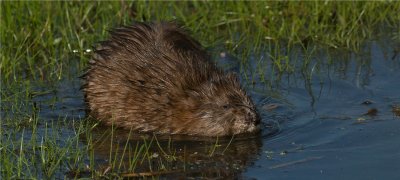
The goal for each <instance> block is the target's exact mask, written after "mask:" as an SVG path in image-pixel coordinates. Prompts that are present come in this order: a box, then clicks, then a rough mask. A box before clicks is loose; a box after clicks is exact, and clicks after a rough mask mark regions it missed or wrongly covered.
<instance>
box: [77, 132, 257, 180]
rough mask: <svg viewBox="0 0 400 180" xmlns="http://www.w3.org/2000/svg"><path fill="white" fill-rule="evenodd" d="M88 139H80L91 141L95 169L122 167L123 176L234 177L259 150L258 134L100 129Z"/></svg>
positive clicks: (248, 163) (250, 161) (255, 156)
mask: <svg viewBox="0 0 400 180" xmlns="http://www.w3.org/2000/svg"><path fill="white" fill-rule="evenodd" d="M90 136H91V138H87V137H82V141H86V139H91V141H92V142H93V143H90V144H91V145H90V147H91V150H92V151H93V153H94V154H95V155H96V166H98V167H102V166H103V167H104V166H115V165H118V166H119V167H123V168H121V169H120V171H119V173H120V175H121V176H123V177H141V176H161V177H170V178H171V177H173V178H185V179H187V178H199V177H203V178H204V177H206V178H222V177H223V178H234V177H238V176H239V175H240V173H241V171H243V169H244V168H245V167H247V166H248V165H250V164H251V163H252V162H254V161H255V159H256V158H257V156H258V155H259V154H260V150H261V147H262V138H261V136H260V135H255V136H254V137H230V138H204V137H193V136H178V135H174V136H165V135H164V136H159V135H157V136H156V135H154V136H153V135H149V134H147V135H146V134H133V133H130V132H129V131H126V130H122V129H115V130H114V131H111V129H110V128H109V127H99V128H96V129H94V130H93V132H92V133H91V134H90ZM110 157H111V158H110ZM97 169H99V168H97ZM100 169H101V168H100Z"/></svg>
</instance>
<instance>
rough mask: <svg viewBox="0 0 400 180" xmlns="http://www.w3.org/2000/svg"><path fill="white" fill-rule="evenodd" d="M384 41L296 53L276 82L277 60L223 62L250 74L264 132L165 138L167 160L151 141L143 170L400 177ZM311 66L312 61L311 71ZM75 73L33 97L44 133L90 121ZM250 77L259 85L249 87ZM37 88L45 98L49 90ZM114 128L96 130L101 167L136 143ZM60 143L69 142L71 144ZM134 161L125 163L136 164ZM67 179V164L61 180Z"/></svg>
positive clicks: (392, 48) (138, 138)
mask: <svg viewBox="0 0 400 180" xmlns="http://www.w3.org/2000/svg"><path fill="white" fill-rule="evenodd" d="M379 42H382V41H374V42H370V43H367V44H366V45H365V46H364V47H363V48H362V50H361V52H359V53H350V52H343V51H336V50H333V51H328V52H325V51H321V52H319V53H317V54H318V55H317V56H315V57H313V58H312V59H306V56H304V53H303V52H302V51H301V50H294V51H293V52H292V53H291V54H290V55H288V56H289V58H290V59H297V62H298V67H296V68H297V69H300V70H299V71H295V72H294V73H291V74H283V75H279V76H278V75H276V76H270V74H271V72H272V70H273V68H272V65H271V64H262V63H260V61H259V60H260V59H264V61H262V62H268V61H267V58H264V56H254V57H253V58H251V59H249V64H248V66H246V67H245V68H243V67H242V68H240V63H239V61H238V60H236V59H235V58H232V57H229V56H227V57H223V58H221V59H220V60H219V61H218V62H219V64H220V65H221V66H222V67H225V69H226V70H227V71H236V72H237V73H238V74H241V75H242V76H241V80H242V82H243V84H246V85H245V86H246V89H247V91H248V92H249V94H250V95H251V96H252V98H253V100H254V101H255V102H256V104H257V106H258V110H259V112H260V114H261V115H262V119H263V120H262V121H263V131H262V133H261V134H259V135H256V136H254V137H235V138H234V139H233V140H232V139H231V138H222V139H215V138H213V139H210V138H201V137H187V136H173V137H169V136H158V137H157V140H156V141H157V142H158V143H159V144H160V146H161V147H163V148H164V151H166V152H167V154H173V155H174V156H175V157H176V158H177V159H176V160H173V161H169V160H168V157H167V158H165V157H164V158H161V160H160V158H157V157H160V156H162V155H163V154H162V153H163V152H161V151H160V150H159V148H158V145H157V143H153V145H152V146H149V152H150V153H153V154H152V156H154V157H155V158H154V160H150V161H145V162H142V163H139V164H138V165H137V166H138V167H137V170H136V171H135V172H149V167H148V166H149V165H152V167H153V169H157V168H159V169H162V166H166V169H167V171H165V170H163V171H159V172H164V173H163V174H160V175H162V177H166V178H189V177H208V178H235V177H240V178H245V179H247V178H249V179H251V178H256V179H322V178H324V179H397V178H400V174H399V173H398V172H399V170H400V151H399V149H400V143H399V142H400V117H399V116H398V114H397V115H396V114H395V113H394V112H393V109H394V107H398V106H400V95H399V94H400V90H399V88H400V83H399V79H400V71H399V70H400V55H397V54H396V53H398V49H399V48H400V47H399V45H398V44H394V45H393V44H390V43H386V44H382V43H379ZM396 48H397V51H396ZM305 61H307V62H309V63H308V64H306V65H305V64H304V63H303V62H305ZM260 66H265V67H263V68H261V69H262V73H265V77H266V81H262V80H261V79H260V70H259V69H260V68H257V67H260ZM256 71H257V72H258V73H254V72H256ZM71 72H74V73H71V74H76V77H72V78H69V79H64V80H62V81H59V82H58V83H56V84H54V89H55V90H54V91H49V92H48V93H44V94H42V95H37V96H35V97H33V98H32V101H34V102H35V106H37V107H38V108H39V109H40V112H39V116H40V117H41V118H40V121H41V122H39V129H38V130H37V132H38V133H39V134H41V133H42V134H43V133H45V131H46V128H45V124H46V123H51V122H53V121H61V120H62V121H63V122H67V123H66V125H64V126H63V127H64V128H63V129H61V130H59V129H56V131H59V132H62V133H63V137H65V138H68V137H73V136H74V133H76V132H75V131H74V130H73V125H72V124H73V123H72V121H84V120H85V118H84V117H85V104H84V100H83V94H82V91H81V90H80V84H81V81H80V79H79V78H77V76H78V75H79V74H80V72H79V71H78V70H76V69H74V68H72V70H71ZM244 73H247V76H244ZM245 77H251V79H253V81H254V82H255V83H246V82H249V81H246V78H245ZM36 88H37V90H38V91H44V92H47V91H46V88H47V87H46V85H43V86H39V87H36ZM68 122H70V123H68ZM109 129H110V128H109V127H99V128H96V129H95V130H94V131H93V132H92V134H91V135H92V136H93V139H94V142H96V141H98V142H97V143H94V144H93V145H92V147H93V150H94V152H95V153H94V154H95V162H96V167H97V168H102V167H104V166H106V165H107V164H108V163H109V155H110V153H109V152H110V149H111V146H110V144H112V145H113V146H112V147H113V151H114V152H120V154H122V152H123V149H124V147H125V145H126V141H127V139H128V137H127V135H128V134H129V132H127V131H124V130H117V131H115V132H113V137H114V139H113V141H112V142H111V141H110V140H111V138H110V137H111V134H110V132H109ZM52 130H53V131H54V129H50V131H52ZM107 133H108V135H106V136H104V134H107ZM27 134H29V133H27ZM143 136H146V135H143V134H133V135H132V136H130V137H129V138H130V141H129V143H128V147H129V148H131V149H134V148H135V147H136V146H137V145H143V144H146V142H147V143H149V142H150V141H152V136H151V135H147V137H143ZM143 138H145V139H147V140H145V141H144V140H143ZM170 139H172V141H170ZM38 140H39V141H40V138H39V139H38ZM86 140H87V139H86V138H85V137H81V140H80V147H84V146H85V145H86V144H87V142H86ZM156 141H155V140H154V139H153V142H156ZM59 142H60V146H63V141H62V140H59ZM215 144H217V145H218V146H215ZM116 147H118V149H114V148H116ZM131 154H134V153H132V152H131ZM126 157H127V156H125V158H124V159H123V160H122V162H123V163H128V162H130V161H129V158H126ZM84 162H85V163H89V160H85V161H84ZM160 162H163V164H161V165H160ZM156 171H157V170H156ZM66 173H67V174H68V170H67V169H65V168H64V169H62V170H60V172H59V176H61V177H62V176H64V175H65V174H66Z"/></svg>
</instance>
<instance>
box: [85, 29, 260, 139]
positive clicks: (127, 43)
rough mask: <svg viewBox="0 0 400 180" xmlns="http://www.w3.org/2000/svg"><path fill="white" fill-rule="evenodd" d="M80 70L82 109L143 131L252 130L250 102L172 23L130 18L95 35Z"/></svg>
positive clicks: (219, 133) (220, 133) (227, 132)
mask: <svg viewBox="0 0 400 180" xmlns="http://www.w3.org/2000/svg"><path fill="white" fill-rule="evenodd" d="M89 63H90V65H89V69H88V71H87V73H86V74H85V75H84V79H85V84H84V86H83V90H84V93H85V100H86V103H87V105H88V110H89V115H90V116H92V117H94V118H96V119H98V120H100V121H102V122H104V123H105V124H107V125H111V124H113V123H114V125H115V126H118V127H123V128H126V129H131V128H132V129H133V130H137V131H142V132H156V133H167V134H189V135H200V136H225V135H233V134H241V133H251V132H256V131H258V127H257V124H258V122H259V117H258V115H257V113H256V110H255V107H254V105H253V103H252V101H251V100H250V99H249V97H248V96H247V95H246V93H245V92H244V91H243V90H242V88H241V87H240V84H239V82H238V80H237V78H236V76H235V75H234V74H224V72H223V71H222V70H220V69H219V68H217V67H216V66H215V65H214V64H213V63H212V62H211V61H210V58H209V56H208V55H207V53H206V52H205V51H204V49H203V48H202V47H201V45H200V44H199V43H198V42H197V41H196V40H194V39H193V38H191V37H190V36H188V35H187V33H186V32H185V31H184V30H183V29H182V28H180V27H179V26H178V25H177V24H176V23H172V22H163V23H135V24H134V25H132V26H126V27H122V28H117V29H115V30H113V31H112V32H111V38H110V39H109V40H107V41H104V42H102V43H100V46H99V47H98V48H97V49H96V50H95V53H94V55H93V58H92V59H91V60H90V62H89Z"/></svg>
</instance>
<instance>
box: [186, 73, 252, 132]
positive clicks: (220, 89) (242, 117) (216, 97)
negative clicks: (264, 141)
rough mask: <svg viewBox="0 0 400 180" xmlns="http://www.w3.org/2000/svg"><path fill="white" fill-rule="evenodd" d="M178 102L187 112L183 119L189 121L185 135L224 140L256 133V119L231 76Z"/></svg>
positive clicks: (218, 80)
mask: <svg viewBox="0 0 400 180" xmlns="http://www.w3.org/2000/svg"><path fill="white" fill-rule="evenodd" d="M181 102H183V104H184V106H186V108H185V109H186V110H188V111H185V112H186V114H185V116H186V117H185V119H188V120H189V121H190V124H187V126H189V127H191V130H189V131H192V132H193V134H195V135H204V136H226V135H234V134H242V133H255V132H258V131H259V124H260V117H259V115H258V114H257V112H256V108H255V106H254V104H253V102H252V101H251V99H250V98H249V97H248V96H247V95H246V92H245V91H244V90H242V88H241V87H240V85H239V82H238V80H237V78H236V76H235V75H234V74H228V75H224V76H222V77H220V76H218V77H216V78H213V79H211V80H210V81H207V82H204V83H203V84H201V85H200V86H199V87H197V88H195V89H191V90H189V91H188V92H187V97H186V98H185V99H184V100H183V101H181ZM188 112H190V113H188ZM186 122H187V121H186Z"/></svg>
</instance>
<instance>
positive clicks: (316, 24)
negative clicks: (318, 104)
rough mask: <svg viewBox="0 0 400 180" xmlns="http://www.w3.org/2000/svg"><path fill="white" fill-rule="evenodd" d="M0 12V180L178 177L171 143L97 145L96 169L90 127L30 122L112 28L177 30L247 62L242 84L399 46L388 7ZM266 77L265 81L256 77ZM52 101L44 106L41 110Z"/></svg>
mask: <svg viewBox="0 0 400 180" xmlns="http://www.w3.org/2000/svg"><path fill="white" fill-rule="evenodd" d="M0 3H1V9H0V11H1V12H0V46H1V48H0V50H1V52H0V83H1V84H0V90H1V92H0V94H1V96H0V98H1V104H0V109H1V121H0V134H1V139H0V155H1V158H0V172H1V178H4V179H10V178H38V179H41V178H54V177H55V176H57V177H59V176H68V177H76V178H77V177H79V176H83V177H95V178H99V177H107V178H114V177H122V176H124V175H125V176H143V175H161V174H157V173H155V174H151V173H150V174H140V173H138V172H142V173H143V172H151V171H154V172H164V173H165V172H174V170H175V169H172V168H173V167H175V168H177V167H178V169H183V170H184V171H186V170H188V169H187V168H188V167H189V166H190V162H188V161H186V160H187V159H186V158H187V157H186V155H184V154H185V153H182V152H180V153H178V152H177V151H176V149H175V148H174V147H173V145H172V144H173V142H170V141H168V143H167V144H165V143H162V142H160V141H158V140H157V139H155V138H150V139H144V140H142V141H135V142H137V144H130V143H128V141H124V142H108V143H106V144H107V145H108V146H110V147H107V148H106V149H108V150H109V151H108V152H107V153H106V154H107V155H106V156H104V157H105V158H104V159H107V160H108V161H107V163H104V162H103V164H106V165H105V167H100V166H99V164H101V163H99V162H98V161H96V159H95V157H97V156H98V154H96V153H95V151H94V149H96V148H94V147H93V146H94V145H95V144H96V138H95V137H93V135H92V134H91V133H92V130H93V129H92V127H93V126H94V124H90V123H87V121H85V120H82V119H76V120H75V121H71V120H67V118H66V116H68V115H65V114H60V115H59V116H60V118H59V119H50V120H49V119H46V118H43V117H40V112H41V109H40V106H38V105H37V104H36V103H35V102H34V100H33V99H34V98H35V97H37V96H41V95H44V94H51V93H56V92H57V88H56V84H57V83H59V82H61V80H63V79H68V78H76V77H78V76H79V75H80V72H82V71H83V70H84V68H85V67H86V63H87V61H88V59H89V58H90V55H91V53H90V52H89V51H88V50H91V49H92V46H93V44H95V43H96V42H97V41H100V40H104V39H106V37H107V30H109V29H111V28H113V27H118V26H120V25H129V24H131V23H132V22H133V21H135V20H136V21H159V20H176V21H179V22H180V23H182V24H183V25H184V26H186V27H187V28H188V29H189V30H190V31H191V32H192V33H193V35H194V36H195V37H196V39H198V40H199V41H200V42H201V43H202V44H203V45H204V46H206V47H207V48H209V49H211V50H212V54H213V56H215V57H216V56H218V54H219V53H220V52H228V53H229V54H232V55H234V56H235V57H237V58H238V59H240V61H241V63H242V64H241V65H242V66H246V65H247V64H246V63H247V60H248V59H250V58H256V59H257V62H258V64H257V68H256V72H251V73H249V74H247V73H245V75H246V76H248V78H249V79H252V74H253V75H254V74H256V75H259V76H260V77H261V80H260V81H263V82H264V81H265V82H266V81H268V80H271V79H278V77H279V76H280V75H281V74H282V73H292V72H295V71H301V69H302V68H303V69H305V68H309V67H310V66H313V67H311V68H310V69H314V67H315V65H314V64H312V63H310V61H311V60H312V59H314V58H312V55H314V54H315V53H318V52H319V50H320V49H339V50H340V51H351V52H357V51H359V50H360V49H361V47H362V44H363V43H364V42H366V41H369V40H371V39H372V38H374V37H375V36H376V35H377V34H380V33H386V32H392V33H390V34H389V36H390V38H392V39H393V40H394V41H400V31H399V29H400V14H399V13H398V12H400V2H397V1H393V2H330V1H321V2H312V1H311V2H275V1H274V2H246V1H239V2H202V1H201V2H200V1H196V2H159V1H151V2H144V1H139V2H120V1H112V2H88V1H84V2H57V1H56V2H29V1H12V2H11V1H10V2H8V1H1V2H0ZM299 48H300V49H302V50H304V51H305V52H307V53H306V57H304V58H302V59H303V60H304V62H301V63H300V64H302V67H300V68H299V67H298V66H296V64H298V63H299V62H298V59H297V58H296V57H293V56H291V55H290V52H291V51H292V50H294V49H299ZM300 59H301V58H300ZM327 59H329V58H327ZM267 66H272V67H267ZM266 68H270V69H271V72H270V73H267V74H265V69H266ZM316 69H318V68H316ZM312 75H313V71H311V72H309V73H307V74H305V76H307V78H308V79H311V76H312ZM277 76H278V77H277ZM37 87H45V88H42V89H40V88H37ZM59 101H60V100H59V99H57V98H52V99H49V100H48V101H46V105H47V106H55V104H56V103H57V102H59ZM82 137H83V138H82ZM110 137H113V136H112V135H110ZM108 139H110V140H112V138H108ZM229 144H230V143H228V145H229ZM100 147H103V145H102V146H100ZM205 147H206V148H205V150H204V154H207V156H206V157H214V156H215V155H218V154H221V153H222V154H223V153H224V152H225V151H229V148H227V147H228V146H227V145H226V146H220V143H219V142H218V141H215V142H213V143H210V144H209V145H205ZM183 151H186V150H185V149H183ZM156 156H157V157H156ZM124 157H125V158H124ZM123 159H124V160H123ZM126 159H127V160H128V161H125V160H126ZM177 162H179V163H178V165H176V163H177Z"/></svg>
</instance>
